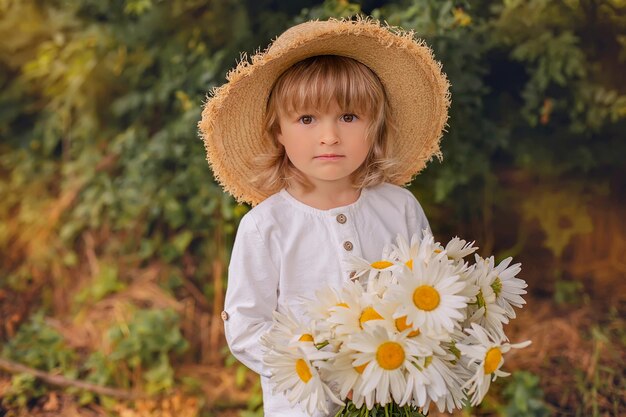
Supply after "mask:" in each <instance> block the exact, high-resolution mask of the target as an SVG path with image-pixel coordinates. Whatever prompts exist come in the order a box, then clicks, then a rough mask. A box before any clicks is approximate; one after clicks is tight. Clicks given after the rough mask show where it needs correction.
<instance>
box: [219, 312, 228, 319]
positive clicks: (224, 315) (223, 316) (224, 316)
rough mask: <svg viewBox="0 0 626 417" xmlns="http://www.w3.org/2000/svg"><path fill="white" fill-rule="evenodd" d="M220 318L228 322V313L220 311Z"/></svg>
mask: <svg viewBox="0 0 626 417" xmlns="http://www.w3.org/2000/svg"><path fill="white" fill-rule="evenodd" d="M220 316H221V317H222V320H224V321H226V320H228V313H227V312H225V311H222V314H220Z"/></svg>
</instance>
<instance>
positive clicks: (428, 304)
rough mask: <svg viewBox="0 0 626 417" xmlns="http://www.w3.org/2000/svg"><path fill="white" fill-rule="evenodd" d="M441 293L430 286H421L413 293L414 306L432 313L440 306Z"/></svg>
mask: <svg viewBox="0 0 626 417" xmlns="http://www.w3.org/2000/svg"><path fill="white" fill-rule="evenodd" d="M439 301H440V297H439V292H437V290H436V289H434V288H433V287H431V286H430V285H422V286H419V287H417V288H416V289H415V291H413V304H415V307H417V308H419V309H420V310H424V311H432V310H434V309H436V308H437V306H438V305H439Z"/></svg>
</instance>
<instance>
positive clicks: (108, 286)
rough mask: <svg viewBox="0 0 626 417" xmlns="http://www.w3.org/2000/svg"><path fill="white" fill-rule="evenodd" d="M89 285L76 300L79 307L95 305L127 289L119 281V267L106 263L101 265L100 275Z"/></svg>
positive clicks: (77, 295)
mask: <svg viewBox="0 0 626 417" xmlns="http://www.w3.org/2000/svg"><path fill="white" fill-rule="evenodd" d="M89 284H90V285H89V286H87V287H86V288H84V289H83V290H82V291H80V292H79V293H78V294H76V297H75V298H74V299H75V301H76V303H78V304H79V305H82V304H85V303H90V304H91V303H95V302H97V301H100V300H101V299H103V298H104V297H106V296H107V295H109V294H112V293H116V292H118V291H121V290H123V289H124V288H126V285H125V284H124V283H123V282H120V281H119V276H118V269H117V265H109V264H106V263H102V264H100V273H99V274H98V276H96V277H94V279H93V281H92V282H90V283H89Z"/></svg>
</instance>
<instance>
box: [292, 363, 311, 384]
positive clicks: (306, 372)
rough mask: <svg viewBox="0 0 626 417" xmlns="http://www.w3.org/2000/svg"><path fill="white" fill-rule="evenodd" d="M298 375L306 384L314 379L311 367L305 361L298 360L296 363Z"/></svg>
mask: <svg viewBox="0 0 626 417" xmlns="http://www.w3.org/2000/svg"><path fill="white" fill-rule="evenodd" d="M296 373H297V374H298V376H299V377H300V379H301V380H302V381H304V383H305V384H306V383H307V382H309V380H310V379H311V378H312V377H313V375H311V370H310V369H309V365H307V363H306V362H305V361H304V359H298V360H297V361H296Z"/></svg>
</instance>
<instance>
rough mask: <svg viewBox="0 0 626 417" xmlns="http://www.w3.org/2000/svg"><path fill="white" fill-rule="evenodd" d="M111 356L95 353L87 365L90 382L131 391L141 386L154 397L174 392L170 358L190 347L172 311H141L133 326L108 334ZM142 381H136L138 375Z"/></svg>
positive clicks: (116, 328) (122, 326)
mask: <svg viewBox="0 0 626 417" xmlns="http://www.w3.org/2000/svg"><path fill="white" fill-rule="evenodd" d="M107 338H108V340H109V342H110V344H111V352H110V353H109V354H108V355H104V354H103V353H101V352H94V353H93V354H92V355H91V356H90V357H89V359H88V360H87V362H86V364H85V368H86V369H88V370H89V376H88V378H89V380H91V381H93V382H96V383H99V384H110V383H114V384H115V385H117V386H125V387H128V386H130V385H132V384H135V385H137V384H141V385H143V386H144V388H145V390H146V392H148V393H149V394H154V393H157V392H161V391H163V390H167V389H169V388H172V386H173V385H174V370H173V368H172V365H171V363H170V359H169V355H170V354H172V353H173V354H180V353H183V352H184V351H185V350H186V349H187V347H188V343H187V342H186V341H185V339H184V338H183V336H182V335H181V333H180V329H179V317H178V314H176V313H175V312H174V311H172V310H138V311H137V312H136V313H135V315H134V317H133V320H132V321H131V322H130V323H120V324H116V325H114V326H113V327H111V328H110V329H109V331H108V333H107ZM138 372H139V374H140V375H141V378H142V380H136V379H135V378H136V375H138Z"/></svg>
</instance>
